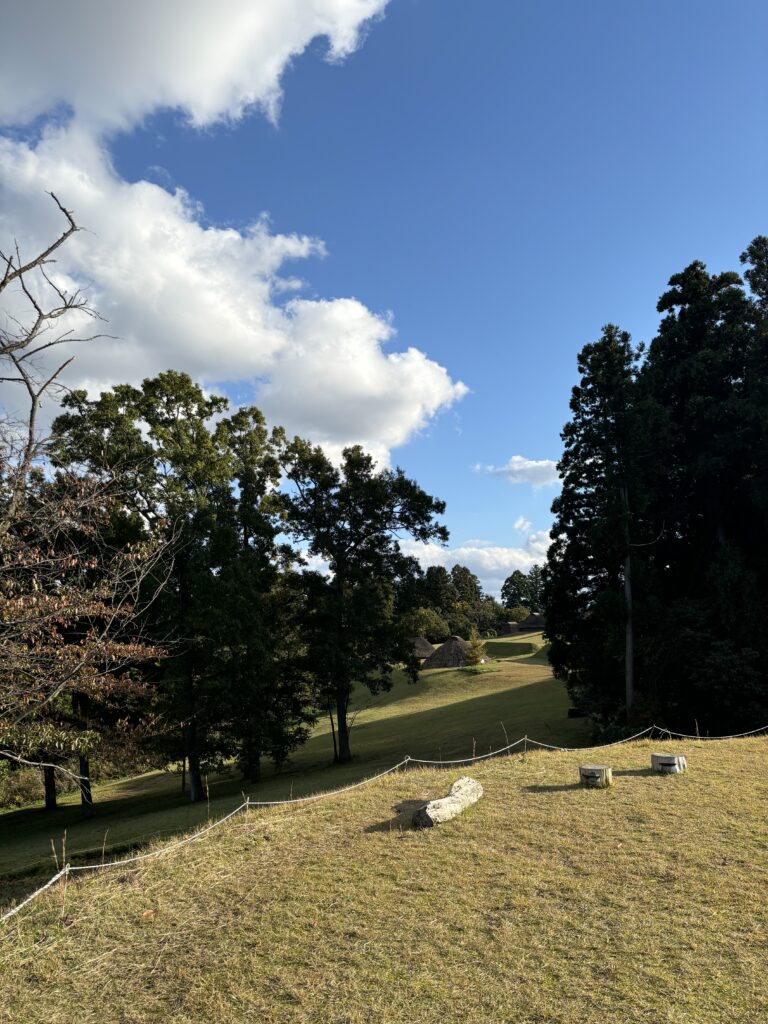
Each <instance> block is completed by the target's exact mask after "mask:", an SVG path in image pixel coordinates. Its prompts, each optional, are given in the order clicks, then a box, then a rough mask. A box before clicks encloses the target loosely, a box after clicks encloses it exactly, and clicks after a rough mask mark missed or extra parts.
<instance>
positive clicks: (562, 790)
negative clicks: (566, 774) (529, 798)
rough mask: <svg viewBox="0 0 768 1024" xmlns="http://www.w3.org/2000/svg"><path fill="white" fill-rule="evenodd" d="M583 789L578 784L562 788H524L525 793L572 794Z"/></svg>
mask: <svg viewBox="0 0 768 1024" xmlns="http://www.w3.org/2000/svg"><path fill="white" fill-rule="evenodd" d="M583 788H584V787H583V786H582V785H581V783H579V782H569V783H567V784H566V785H564V786H524V787H523V789H524V791H525V792H526V793H572V792H573V791H574V790H576V789H583Z"/></svg>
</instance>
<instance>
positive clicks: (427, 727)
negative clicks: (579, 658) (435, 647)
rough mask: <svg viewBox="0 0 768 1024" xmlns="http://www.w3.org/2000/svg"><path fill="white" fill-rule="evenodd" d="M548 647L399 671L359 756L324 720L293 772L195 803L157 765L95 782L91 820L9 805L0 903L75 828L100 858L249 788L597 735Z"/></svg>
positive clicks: (191, 820)
mask: <svg viewBox="0 0 768 1024" xmlns="http://www.w3.org/2000/svg"><path fill="white" fill-rule="evenodd" d="M540 647H541V637H540V636H539V637H538V639H537V640H534V641H533V642H530V641H528V642H526V643H524V644H515V643H509V642H505V641H500V640H499V641H495V640H492V641H490V642H489V643H488V648H489V651H491V652H492V653H493V654H494V656H496V655H497V652H498V655H500V656H502V657H504V658H505V659H508V656H509V654H510V653H512V654H521V653H522V654H523V655H524V657H523V658H514V659H509V660H503V661H498V662H494V664H493V667H492V669H491V670H490V671H489V672H487V673H485V674H482V675H480V676H472V675H469V674H467V673H466V672H465V671H463V670H461V669H459V670H455V669H434V670H431V671H429V672H424V673H423V674H422V677H421V679H420V680H419V682H418V683H417V684H416V685H415V686H413V685H409V684H408V683H407V682H406V681H405V679H404V678H403V677H402V675H401V674H398V676H397V679H396V682H395V686H394V688H393V689H392V690H391V691H390V692H388V693H383V694H379V695H378V696H376V697H372V696H371V694H370V693H369V692H368V691H367V690H363V691H362V692H358V693H356V694H355V701H354V704H353V714H354V722H355V724H354V728H353V730H352V750H353V753H354V755H355V757H354V760H353V761H352V762H351V763H350V764H347V765H332V764H331V763H330V762H331V757H332V750H333V748H332V745H331V737H330V728H329V724H328V720H327V718H325V719H321V721H320V722H319V723H318V725H317V728H316V729H315V731H314V734H313V735H312V737H311V738H310V740H309V742H308V743H306V744H305V745H304V746H303V747H301V748H300V749H299V750H298V751H296V753H295V755H294V756H293V758H292V760H291V764H290V766H289V767H288V769H287V770H286V771H284V772H282V773H281V774H279V775H276V774H274V772H271V771H269V770H267V771H266V772H265V776H264V780H263V781H262V782H261V783H260V784H258V785H248V784H244V783H243V781H242V779H241V777H240V775H239V773H237V772H230V773H229V774H222V775H218V776H212V777H211V778H210V780H209V782H210V801H209V802H205V803H200V804H190V803H189V801H188V799H187V798H185V797H184V796H183V795H182V794H181V793H180V792H179V776H178V775H175V774H172V773H168V772H165V773H163V772H152V773H148V774H146V775H143V776H140V777H138V778H133V779H122V780H119V781H115V782H111V783H106V784H105V785H102V786H98V787H96V789H95V791H94V792H95V807H94V814H93V817H92V818H88V819H83V818H82V816H81V814H80V809H79V806H78V804H79V797H78V796H77V795H76V794H72V795H71V796H69V797H67V798H65V799H64V800H63V801H62V804H63V806H62V807H61V808H59V810H58V811H56V812H54V813H50V812H45V811H43V810H42V809H41V808H25V809H23V810H14V811H10V812H6V813H4V814H3V813H0V907H2V906H3V904H5V903H7V902H8V901H10V900H12V899H14V898H16V899H17V898H19V897H20V896H22V895H23V894H24V893H25V892H28V891H29V890H30V889H32V888H34V887H35V885H37V884H39V881H40V878H41V877H48V876H49V875H50V874H52V873H53V871H54V870H55V865H54V862H53V858H52V855H51V843H52V842H53V843H55V845H56V847H57V848H58V849H60V848H61V846H62V843H63V837H64V834H65V833H66V849H67V856H68V857H69V859H70V860H73V862H74V861H80V860H82V859H85V860H89V861H92V860H98V859H99V858H100V856H101V852H102V849H103V848H105V849H106V851H107V852H108V853H109V852H112V853H115V852H117V851H120V850H126V849H130V848H132V847H135V846H138V845H142V844H144V843H147V842H150V841H152V840H153V839H158V838H169V837H171V836H173V835H175V834H178V833H182V832H185V831H187V830H189V829H191V828H194V827H195V826H196V825H199V824H202V823H204V822H205V821H206V820H207V819H208V817H209V816H211V817H214V818H215V817H219V816H221V815H223V814H226V813H227V812H228V811H230V810H231V809H232V808H233V807H236V806H237V804H239V803H240V802H241V800H242V793H243V791H245V792H246V793H248V794H249V795H250V796H252V797H254V798H255V799H259V800H280V799H284V798H285V797H289V796H299V795H305V794H307V793H313V792H320V791H323V790H327V789H333V788H337V787H340V786H344V785H347V784H349V783H351V782H355V781H357V780H358V779H361V778H365V777H366V776H369V775H373V774H374V773H376V772H378V771H381V770H382V769H383V768H388V767H389V766H390V765H393V764H396V763H397V762H398V761H400V760H401V759H402V758H403V757H404V756H405V754H411V755H412V756H414V757H425V758H435V759H438V760H440V759H448V758H453V757H466V756H471V755H472V754H473V753H482V752H484V751H488V750H491V749H497V748H499V747H501V746H504V744H505V743H506V742H508V740H507V739H506V737H507V736H509V739H517V738H518V737H519V736H522V735H523V734H525V733H528V734H529V735H530V736H534V737H536V738H537V739H540V740H544V741H545V742H547V743H554V744H558V745H561V746H578V745H580V744H583V743H586V742H588V737H589V724H588V723H587V722H586V721H585V720H583V719H581V720H578V719H577V720H574V719H569V718H567V717H566V713H567V708H568V698H567V695H566V693H565V689H564V687H563V686H562V684H560V683H558V682H556V681H555V680H554V679H553V678H552V674H551V672H550V670H549V667H548V666H547V665H546V664H544V663H542V662H541V661H540V660H538V652H539V648H540ZM531 650H533V655H531V654H530V651H531ZM484 667H485V666H484ZM32 875H34V876H35V877H34V879H32V881H30V876H32Z"/></svg>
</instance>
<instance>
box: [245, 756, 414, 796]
mask: <svg viewBox="0 0 768 1024" xmlns="http://www.w3.org/2000/svg"><path fill="white" fill-rule="evenodd" d="M409 761H413V758H412V757H404V758H403V760H402V761H398V762H397V764H394V765H392V767H391V768H387V769H386V771H383V772H379V774H378V775H371V776H370V777H369V778H367V779H361V781H360V782H353V783H352V784H351V785H350V786H342V787H341V789H329V790H328V791H327V792H326V793H314V794H313V795H311V796H295V797H291V798H290V799H288V800H251V799H250V797H248V798H247V799H246V802H245V805H244V806H246V807H280V806H282V805H283V804H304V803H309V802H310V801H312V800H323V799H324V798H325V797H327V796H337V795H338V794H339V793H348V792H349V791H350V790H351V789H359V788H360V786H367V785H368V783H369V782H375V781H376V779H383V778H384V776H385V775H391V774H392V772H396V771H397V769H398V768H402V767H403V765H404V764H408V762H409Z"/></svg>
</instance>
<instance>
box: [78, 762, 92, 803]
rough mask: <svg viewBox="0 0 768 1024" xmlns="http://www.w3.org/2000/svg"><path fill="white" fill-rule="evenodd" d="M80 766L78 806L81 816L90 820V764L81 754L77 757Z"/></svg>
mask: <svg viewBox="0 0 768 1024" xmlns="http://www.w3.org/2000/svg"><path fill="white" fill-rule="evenodd" d="M78 762H79V765H80V806H81V808H82V811H83V816H84V817H86V818H90V816H91V815H92V814H93V794H92V792H91V762H90V761H89V760H88V758H87V757H85V756H84V755H83V754H80V755H79V756H78Z"/></svg>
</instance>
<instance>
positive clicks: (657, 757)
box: [651, 754, 688, 775]
mask: <svg viewBox="0 0 768 1024" xmlns="http://www.w3.org/2000/svg"><path fill="white" fill-rule="evenodd" d="M687 767H688V763H687V761H686V760H685V758H684V757H683V756H682V755H680V754H651V768H653V770H654V771H655V772H660V773H661V774H662V775H678V774H680V773H681V772H684V771H685V769H686V768H687Z"/></svg>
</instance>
